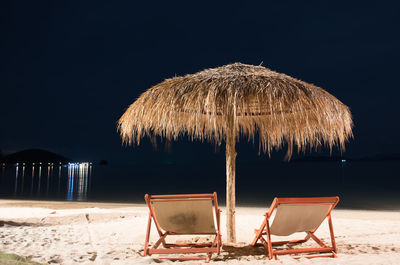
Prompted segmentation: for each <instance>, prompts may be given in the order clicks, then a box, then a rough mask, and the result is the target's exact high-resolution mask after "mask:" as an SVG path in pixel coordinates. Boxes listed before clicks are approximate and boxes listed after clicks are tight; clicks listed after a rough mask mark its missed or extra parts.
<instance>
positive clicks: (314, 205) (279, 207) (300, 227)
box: [252, 197, 339, 259]
mask: <svg viewBox="0 0 400 265" xmlns="http://www.w3.org/2000/svg"><path fill="white" fill-rule="evenodd" d="M338 202H339V197H321V198H275V199H274V201H273V202H272V205H271V207H270V208H269V210H268V212H267V213H265V219H264V221H263V222H262V224H261V227H260V229H256V230H255V234H256V236H255V237H254V240H253V242H252V245H253V246H255V245H263V246H264V247H265V248H266V249H267V251H268V258H269V259H272V258H273V257H274V258H275V259H278V257H277V256H278V255H285V254H300V253H314V255H310V256H305V257H306V258H315V257H335V258H336V257H337V256H336V253H337V248H336V242H335V235H334V234H333V226H332V217H331V211H332V209H333V208H334V207H335V206H336V204H337V203H338ZM275 209H276V214H275V217H274V219H273V222H272V225H271V226H270V218H271V216H272V213H273V212H274V210H275ZM326 218H327V219H328V224H329V230H330V236H331V244H332V246H331V247H329V246H327V245H326V244H325V243H324V242H322V240H321V239H319V238H318V237H317V236H316V235H315V234H314V233H315V231H316V230H317V229H318V227H319V226H320V225H321V223H322V222H323V221H324V220H325V219H326ZM296 232H305V233H306V234H307V235H306V237H305V238H304V239H301V240H291V241H279V242H272V241H271V235H276V236H289V235H291V234H293V233H296ZM263 235H265V236H266V238H264V237H263ZM310 238H312V239H313V240H314V241H315V242H317V243H318V245H319V246H320V247H318V248H296V249H286V250H276V249H274V248H273V247H274V246H281V245H285V244H298V243H304V242H306V241H308V240H309V239H310ZM258 241H260V242H261V243H258ZM315 253H317V254H315ZM321 253H329V254H321ZM295 258H299V257H295Z"/></svg>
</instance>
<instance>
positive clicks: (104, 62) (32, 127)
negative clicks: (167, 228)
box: [0, 0, 400, 161]
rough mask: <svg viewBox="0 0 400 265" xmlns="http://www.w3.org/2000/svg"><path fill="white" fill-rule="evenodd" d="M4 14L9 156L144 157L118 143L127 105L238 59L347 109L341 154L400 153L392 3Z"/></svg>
mask: <svg viewBox="0 0 400 265" xmlns="http://www.w3.org/2000/svg"><path fill="white" fill-rule="evenodd" d="M260 2H263V3H260ZM0 19H1V22H0V29H1V41H0V88H1V96H0V98H1V104H0V118H1V130H0V149H1V150H2V152H3V153H4V154H8V153H12V152H16V151H20V150H23V149H27V148H42V149H47V150H50V151H53V152H56V153H60V154H62V155H65V156H67V157H71V158H74V159H76V160H91V161H96V160H100V159H107V160H109V161H129V160H131V159H132V158H133V157H135V154H136V155H137V154H139V153H148V154H150V153H152V152H154V151H153V150H152V148H151V147H150V145H146V144H145V146H143V147H139V148H132V147H124V146H122V143H121V139H120V137H119V135H118V133H117V131H116V122H117V120H118V119H119V117H120V116H121V115H122V114H123V112H124V111H125V109H126V108H127V107H128V106H129V105H130V104H131V103H132V102H133V101H134V100H135V99H136V98H137V97H138V96H139V95H140V94H141V93H142V92H144V91H145V90H146V89H148V88H150V87H151V86H153V85H155V84H157V83H159V82H161V81H162V80H164V79H165V78H169V77H172V76H174V75H184V74H187V73H194V72H197V71H200V70H203V69H205V68H210V67H217V66H221V65H224V64H228V63H234V62H242V63H247V64H254V65H259V64H260V63H261V62H262V63H263V65H264V66H266V67H268V68H270V69H272V70H275V71H278V72H282V73H285V74H288V75H290V76H293V77H296V78H299V79H301V80H304V81H306V82H310V83H314V84H316V85H318V86H320V87H322V88H324V89H326V90H327V91H328V92H330V93H331V94H333V95H334V96H336V97H337V98H338V99H339V100H341V101H342V102H343V103H344V104H346V105H348V106H349V107H350V108H351V111H352V114H353V117H354V124H355V127H354V136H355V138H354V139H353V140H352V141H351V142H350V143H349V144H347V152H346V155H347V156H350V157H360V156H365V155H372V154H377V153H396V152H399V151H398V150H399V149H400V139H399V129H400V123H399V120H400V119H399V115H400V110H399V97H400V92H399V81H398V80H399V79H398V77H399V70H400V66H399V65H400V64H399V60H400V49H399V47H400V34H399V29H400V6H399V4H398V2H397V1H360V2H358V3H356V2H353V1H348V2H344V3H338V2H333V1H332V2H328V1H315V2H309V1H307V2H304V1H268V2H267V1H259V2H255V1H254V2H252V1H245V2H243V1H241V2H238V3H235V2H232V1H229V2H226V3H219V2H218V1H215V2H210V3H207V2H204V1H200V2H190V1H189V2H188V1H185V2H181V3H171V2H170V1H160V2H154V1H140V4H138V3H136V2H135V1H99V0H96V1H8V2H7V1H6V2H2V4H0ZM183 142H185V141H183ZM186 144H187V145H188V146H190V147H192V144H190V143H186ZM177 145H178V147H179V144H177ZM194 145H195V146H198V145H196V144H194ZM172 148H173V147H172ZM161 149H162V148H161ZM256 149H257V148H255V150H254V153H255V154H256V153H257V150H256ZM172 150H174V149H172ZM175 150H178V151H179V149H175ZM198 150H199V152H204V153H207V152H210V153H212V152H213V147H212V146H211V145H210V146H209V147H207V148H199V149H198ZM222 151H223V150H222ZM159 152H162V150H161V151H159ZM156 153H157V152H156ZM177 153H178V152H177Z"/></svg>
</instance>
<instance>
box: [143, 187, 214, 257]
mask: <svg viewBox="0 0 400 265" xmlns="http://www.w3.org/2000/svg"><path fill="white" fill-rule="evenodd" d="M145 200H146V203H147V206H148V207H149V210H150V214H149V221H148V225H147V233H146V242H145V245H144V256H147V255H152V254H181V256H179V257H160V259H162V258H164V259H169V260H200V259H205V260H206V262H209V261H210V259H211V255H212V254H213V253H217V254H219V253H220V248H221V229H220V213H221V211H220V210H219V208H218V202H217V193H216V192H214V193H212V194H188V195H148V194H146V195H145ZM213 202H214V206H213ZM213 212H214V213H215V221H216V226H215V222H214V214H213ZM152 221H154V224H155V226H156V229H157V232H158V235H159V237H160V238H159V239H158V241H157V242H156V243H154V244H153V245H152V247H151V248H149V238H150V229H151V223H152ZM169 235H214V236H215V238H214V240H213V242H212V243H211V242H210V243H195V242H193V243H166V241H165V238H166V237H167V236H169ZM160 245H162V247H163V248H158V247H159V246H160ZM193 253H207V255H206V257H204V256H203V257H201V256H182V254H193Z"/></svg>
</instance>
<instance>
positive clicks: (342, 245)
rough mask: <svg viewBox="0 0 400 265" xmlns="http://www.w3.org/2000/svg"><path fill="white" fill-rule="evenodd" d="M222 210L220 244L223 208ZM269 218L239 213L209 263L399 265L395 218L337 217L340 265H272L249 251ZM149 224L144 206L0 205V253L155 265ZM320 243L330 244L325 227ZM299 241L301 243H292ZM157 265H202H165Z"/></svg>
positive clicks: (374, 214)
mask: <svg viewBox="0 0 400 265" xmlns="http://www.w3.org/2000/svg"><path fill="white" fill-rule="evenodd" d="M221 210H222V220H221V225H222V227H221V229H222V236H223V237H222V240H223V242H224V241H225V239H226V238H225V231H226V230H225V214H224V213H225V207H221ZM266 210H267V209H266V208H265V207H264V208H263V207H247V206H246V207H237V214H236V218H237V222H236V227H237V238H238V243H237V244H236V245H230V246H228V245H227V244H225V246H224V247H223V249H222V252H221V254H220V255H219V256H216V255H213V261H212V263H218V264H269V263H271V262H272V263H279V264H281V262H283V263H284V264H299V263H300V264H398V260H400V212H398V211H397V212H396V211H376V210H351V209H335V210H334V211H333V212H332V216H333V224H334V230H335V235H336V241H337V245H338V252H339V253H338V256H339V258H337V259H332V258H317V259H312V260H307V259H300V260H299V261H297V260H294V259H293V258H291V257H289V256H282V257H280V261H274V260H271V261H269V260H268V259H267V257H266V252H265V251H264V249H262V248H252V247H250V246H249V244H250V243H251V240H252V239H253V231H254V229H255V228H257V227H258V226H259V225H260V224H261V221H262V219H263V214H264V213H265V211H266ZM147 219H148V209H147V207H146V205H145V203H144V202H143V204H132V203H103V202H62V201H56V202H53V201H32V200H0V242H1V243H2V244H1V247H0V251H2V252H6V253H15V254H18V255H22V256H27V257H30V258H32V260H34V261H37V262H41V263H54V264H153V263H156V262H159V261H158V260H156V256H151V257H143V256H142V252H143V247H144V239H145V232H146V225H147ZM152 232H153V233H152V235H151V237H150V242H154V241H155V240H156V239H157V236H156V231H155V230H154V227H153V230H152ZM317 235H318V236H319V237H320V238H321V239H322V240H325V241H326V242H329V240H328V239H329V231H328V229H327V224H326V223H325V222H324V223H323V224H322V225H321V227H320V229H319V230H318V232H317ZM296 236H297V238H298V237H299V235H294V236H293V238H294V237H296ZM301 236H302V235H301ZM189 239H190V238H189ZM307 244H308V243H307ZM161 263H163V264H201V263H199V262H198V261H187V262H172V261H168V260H163V261H161Z"/></svg>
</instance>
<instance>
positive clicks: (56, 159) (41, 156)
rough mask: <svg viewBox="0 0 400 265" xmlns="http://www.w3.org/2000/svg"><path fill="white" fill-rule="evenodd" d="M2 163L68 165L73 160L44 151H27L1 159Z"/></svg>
mask: <svg viewBox="0 0 400 265" xmlns="http://www.w3.org/2000/svg"><path fill="white" fill-rule="evenodd" d="M0 161H1V162H2V163H6V164H15V163H39V162H42V163H60V162H61V163H62V164H66V163H68V162H70V161H71V159H69V158H66V157H64V156H61V155H58V154H56V153H53V152H50V151H46V150H42V149H27V150H23V151H20V152H16V153H13V154H9V155H6V156H4V157H2V158H0Z"/></svg>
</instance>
